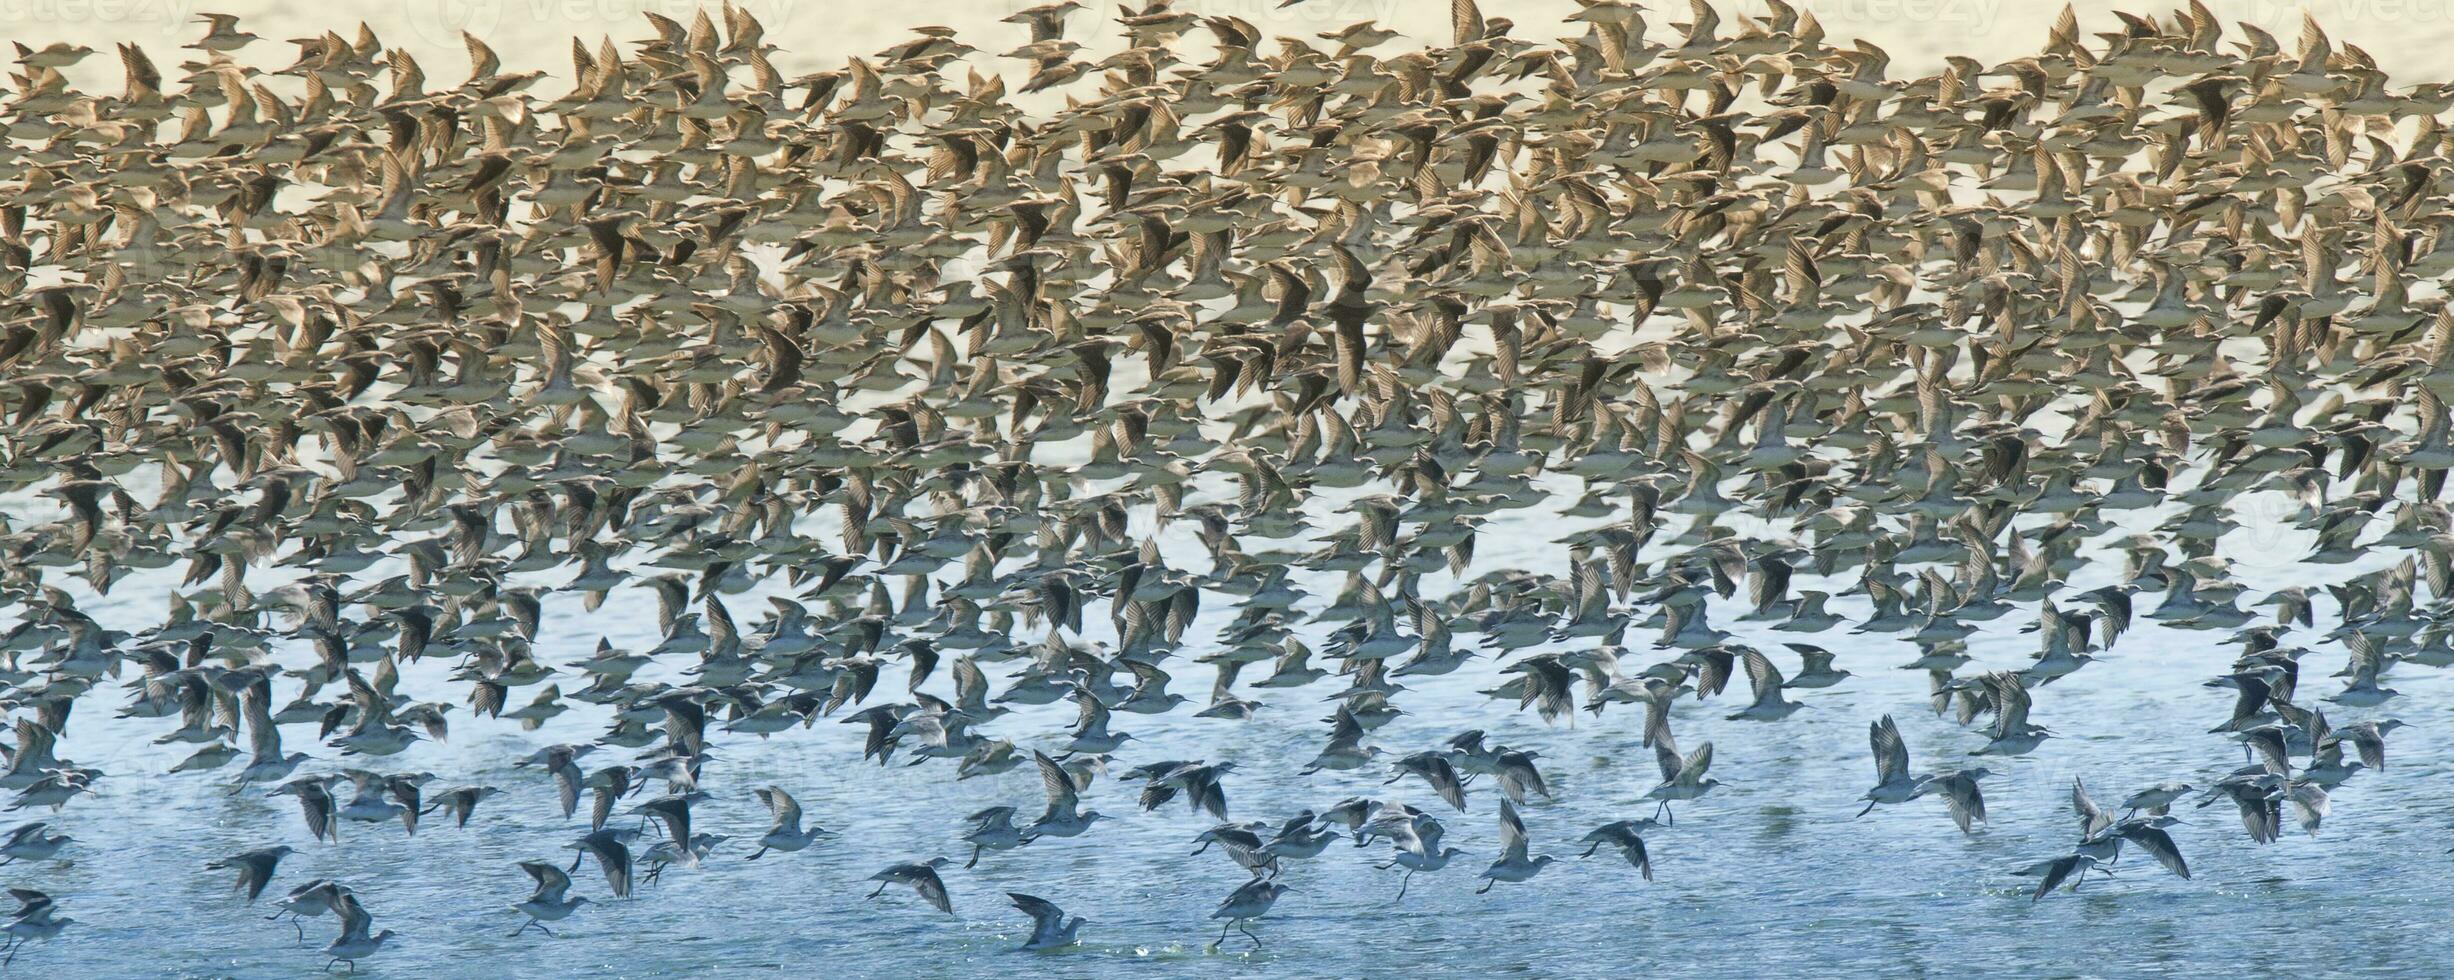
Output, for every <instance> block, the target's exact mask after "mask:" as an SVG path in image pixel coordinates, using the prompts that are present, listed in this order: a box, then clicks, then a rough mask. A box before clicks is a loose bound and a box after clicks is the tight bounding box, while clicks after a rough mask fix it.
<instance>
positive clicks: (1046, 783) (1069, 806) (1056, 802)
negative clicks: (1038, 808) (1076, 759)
mask: <svg viewBox="0 0 2454 980" xmlns="http://www.w3.org/2000/svg"><path fill="white" fill-rule="evenodd" d="M1031 761H1032V762H1034V763H1037V764H1038V765H1039V767H1040V789H1042V790H1044V791H1046V792H1047V794H1048V810H1049V812H1051V813H1072V812H1073V811H1074V807H1075V806H1076V805H1078V804H1079V803H1080V802H1081V797H1080V795H1079V794H1078V793H1077V792H1076V791H1075V789H1074V777H1073V776H1072V775H1071V774H1070V773H1067V772H1066V771H1065V767H1064V766H1060V765H1058V764H1057V760H1055V759H1051V758H1049V757H1048V753H1046V752H1041V751H1038V750H1036V749H1035V750H1033V751H1032V753H1031Z"/></svg>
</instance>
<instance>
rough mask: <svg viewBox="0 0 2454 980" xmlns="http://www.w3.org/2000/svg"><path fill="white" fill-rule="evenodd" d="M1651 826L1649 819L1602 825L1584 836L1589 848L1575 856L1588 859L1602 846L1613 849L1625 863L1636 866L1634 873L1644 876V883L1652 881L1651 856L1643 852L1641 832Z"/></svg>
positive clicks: (1652, 824) (1643, 840)
mask: <svg viewBox="0 0 2454 980" xmlns="http://www.w3.org/2000/svg"><path fill="white" fill-rule="evenodd" d="M1653 826H1654V823H1653V821H1652V820H1650V819H1646V820H1615V821H1612V822H1610V823H1606V824H1603V825H1602V826H1599V827H1596V828H1594V829H1593V831H1592V832H1591V833H1588V834H1586V835H1585V839H1584V842H1585V843H1586V844H1588V845H1591V846H1589V847H1587V848H1585V853H1583V854H1580V855H1577V856H1578V857H1580V858H1589V857H1592V856H1593V855H1594V852H1596V851H1599V850H1601V849H1602V848H1603V847H1604V846H1609V847H1615V848H1618V849H1619V854H1620V856H1622V857H1625V858H1627V863H1629V864H1632V865H1635V866H1636V871H1637V872H1638V873H1639V874H1642V875H1644V879H1645V880H1646V881H1652V880H1653V856H1652V855H1651V854H1650V853H1649V852H1647V851H1646V850H1645V839H1644V836H1643V833H1642V832H1643V831H1645V830H1649V829H1651V828H1652V827H1653Z"/></svg>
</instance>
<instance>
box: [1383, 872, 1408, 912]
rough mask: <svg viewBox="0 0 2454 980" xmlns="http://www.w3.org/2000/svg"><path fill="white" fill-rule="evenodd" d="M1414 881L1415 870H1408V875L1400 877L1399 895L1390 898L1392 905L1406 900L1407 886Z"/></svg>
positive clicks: (1398, 884) (1398, 883) (1398, 882)
mask: <svg viewBox="0 0 2454 980" xmlns="http://www.w3.org/2000/svg"><path fill="white" fill-rule="evenodd" d="M1413 882H1414V872H1413V871H1408V872H1406V877H1404V878H1400V879H1398V881H1397V897H1396V898H1392V899H1390V900H1389V904H1391V905H1395V904H1397V903H1399V902H1403V901H1405V900H1406V886H1407V885H1409V884H1412V883H1413Z"/></svg>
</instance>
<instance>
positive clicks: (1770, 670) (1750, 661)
mask: <svg viewBox="0 0 2454 980" xmlns="http://www.w3.org/2000/svg"><path fill="white" fill-rule="evenodd" d="M1745 659H1746V662H1747V683H1748V684H1749V685H1750V686H1752V687H1754V688H1755V703H1757V704H1766V703H1770V702H1774V701H1779V700H1780V699H1781V668H1779V667H1775V666H1773V665H1772V658H1771V657H1767V656H1765V655H1764V651H1762V650H1756V649H1752V648H1750V649H1748V650H1747V652H1746V654H1745Z"/></svg>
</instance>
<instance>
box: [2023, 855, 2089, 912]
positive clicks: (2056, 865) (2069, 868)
mask: <svg viewBox="0 0 2454 980" xmlns="http://www.w3.org/2000/svg"><path fill="white" fill-rule="evenodd" d="M2080 860H2081V859H2080V857H2079V856H2078V855H2076V854H2074V855H2070V856H2068V857H2059V858H2055V859H2054V860H2053V862H2052V863H2050V864H2048V865H2046V866H2045V880H2043V881H2040V882H2037V886H2036V893H2035V894H2033V895H2030V896H2028V901H2030V902H2032V903H2033V902H2035V901H2036V900H2038V899H2041V898H2044V897H2045V893H2047V892H2050V891H2053V890H2054V889H2055V888H2056V887H2058V886H2060V885H2061V884H2062V883H2063V882H2065V881H2068V880H2070V877H2071V873H2072V872H2075V871H2078V870H2079V862H2080Z"/></svg>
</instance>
